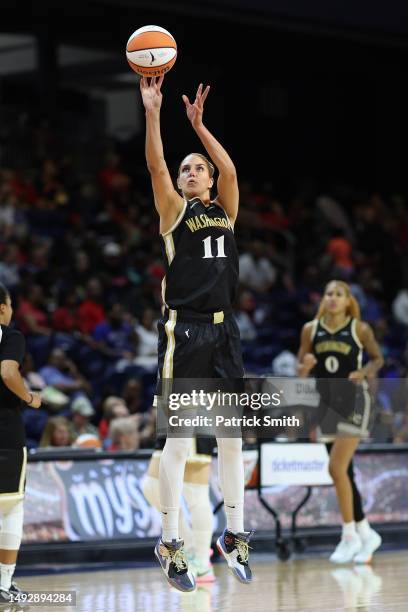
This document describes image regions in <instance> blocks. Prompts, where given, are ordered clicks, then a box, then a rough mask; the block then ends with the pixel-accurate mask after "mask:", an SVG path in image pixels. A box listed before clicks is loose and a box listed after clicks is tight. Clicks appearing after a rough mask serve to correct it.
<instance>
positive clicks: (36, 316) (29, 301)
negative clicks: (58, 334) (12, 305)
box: [16, 285, 52, 336]
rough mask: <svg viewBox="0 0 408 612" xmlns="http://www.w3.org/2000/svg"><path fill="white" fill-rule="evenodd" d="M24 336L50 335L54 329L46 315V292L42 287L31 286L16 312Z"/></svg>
mask: <svg viewBox="0 0 408 612" xmlns="http://www.w3.org/2000/svg"><path fill="white" fill-rule="evenodd" d="M16 319H17V321H18V326H19V328H20V330H21V331H22V332H23V334H42V335H46V336H47V335H50V334H51V333H52V329H51V327H50V325H49V320H48V315H47V313H46V307H45V298H44V292H43V290H42V287H41V286H40V285H31V286H29V287H28V288H27V289H26V291H25V292H24V296H23V298H22V299H21V300H20V304H19V306H18V309H17V312H16Z"/></svg>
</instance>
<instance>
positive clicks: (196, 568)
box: [191, 559, 215, 584]
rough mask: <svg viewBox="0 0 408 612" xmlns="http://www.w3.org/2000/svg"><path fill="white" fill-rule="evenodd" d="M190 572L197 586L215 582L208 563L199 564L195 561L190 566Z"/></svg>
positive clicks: (211, 568)
mask: <svg viewBox="0 0 408 612" xmlns="http://www.w3.org/2000/svg"><path fill="white" fill-rule="evenodd" d="M191 571H192V573H193V575H194V577H195V580H196V583H197V584H206V583H209V582H215V574H214V568H213V566H212V564H211V563H210V562H209V561H207V563H200V561H199V560H198V559H195V560H194V562H193V564H192V566H191Z"/></svg>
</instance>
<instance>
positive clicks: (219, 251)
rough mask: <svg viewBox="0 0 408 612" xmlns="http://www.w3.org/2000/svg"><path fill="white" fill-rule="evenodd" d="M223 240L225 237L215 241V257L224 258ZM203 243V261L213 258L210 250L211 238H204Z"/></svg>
mask: <svg viewBox="0 0 408 612" xmlns="http://www.w3.org/2000/svg"><path fill="white" fill-rule="evenodd" d="M224 238H225V236H220V237H219V238H217V239H216V241H215V242H216V243H217V255H216V256H215V257H226V254H225V252H224ZM203 242H204V255H203V259H210V257H214V255H213V254H212V250H211V236H207V238H204V240H203Z"/></svg>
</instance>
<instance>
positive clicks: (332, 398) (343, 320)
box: [298, 281, 383, 563]
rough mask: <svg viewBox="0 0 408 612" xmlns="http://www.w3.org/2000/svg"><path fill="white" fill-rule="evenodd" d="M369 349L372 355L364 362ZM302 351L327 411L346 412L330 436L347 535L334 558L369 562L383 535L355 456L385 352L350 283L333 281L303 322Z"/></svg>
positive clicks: (304, 371)
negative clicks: (370, 513) (373, 523)
mask: <svg viewBox="0 0 408 612" xmlns="http://www.w3.org/2000/svg"><path fill="white" fill-rule="evenodd" d="M364 350H365V351H366V352H367V354H368V356H369V358H370V360H369V361H368V362H367V363H366V365H365V366H364V367H363V365H362V358H363V351H364ZM298 357H299V375H300V376H308V375H309V374H311V375H312V376H314V377H315V378H316V384H317V389H318V391H319V393H320V408H321V416H323V414H322V413H323V412H324V411H325V410H326V409H327V408H330V409H332V410H333V411H334V412H335V413H336V414H337V415H338V416H339V417H340V421H339V422H337V429H336V433H337V435H335V436H331V437H330V436H329V437H327V436H326V441H327V440H328V439H330V440H331V441H330V442H329V443H328V444H327V447H328V450H329V453H330V462H329V471H330V475H331V477H332V478H333V481H334V485H335V488H336V494H337V500H338V503H339V506H340V512H341V515H342V519H343V530H342V537H341V540H340V543H339V544H338V546H337V547H336V549H335V551H334V552H333V554H332V555H331V557H330V560H331V561H332V562H333V563H349V562H351V561H354V562H355V563H368V562H369V561H370V560H371V557H372V555H373V553H374V551H375V550H377V548H379V546H380V545H381V537H380V535H379V534H378V533H376V532H375V531H374V530H373V529H372V528H371V527H370V525H369V523H368V521H367V519H366V518H365V516H364V512H363V509H362V501H361V495H360V492H359V490H358V488H357V486H356V483H355V480H354V471H353V462H352V459H353V455H354V452H355V450H356V448H357V446H358V443H359V441H360V438H361V437H364V436H367V435H368V423H369V418H370V408H371V401H370V396H369V393H368V385H367V379H372V378H374V377H375V376H376V374H377V372H378V370H379V369H380V368H381V366H382V365H383V358H382V355H381V351H380V348H379V346H378V344H377V342H376V340H375V338H374V334H373V331H372V329H371V327H370V326H369V325H368V324H367V323H364V322H363V321H361V320H360V308H359V306H358V303H357V301H356V300H355V298H354V297H353V296H352V295H351V292H350V288H349V286H348V285H347V284H346V283H344V282H342V281H331V282H330V283H329V284H328V285H327V286H326V289H325V293H324V296H323V299H322V302H321V304H320V307H319V310H318V313H317V316H316V319H315V320H313V321H310V322H309V323H306V325H305V326H304V327H303V330H302V336H301V345H300V349H299V354H298ZM323 423H324V420H323V422H322V430H323V429H324V425H323ZM329 429H331V431H330V433H333V428H332V427H331V428H329ZM323 439H324V438H323Z"/></svg>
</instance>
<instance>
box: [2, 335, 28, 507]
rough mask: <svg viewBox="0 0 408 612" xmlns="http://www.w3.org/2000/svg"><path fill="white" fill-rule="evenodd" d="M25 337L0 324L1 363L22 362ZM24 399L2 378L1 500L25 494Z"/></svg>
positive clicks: (16, 497)
mask: <svg viewBox="0 0 408 612" xmlns="http://www.w3.org/2000/svg"><path fill="white" fill-rule="evenodd" d="M24 353H25V340H24V336H23V335H22V333H21V332H19V331H18V330H16V329H12V328H11V327H8V326H7V325H0V363H1V362H2V361H5V360H12V361H16V362H17V363H19V364H20V366H21V364H22V362H23V359H24ZM21 405H22V402H21V400H20V399H19V398H18V397H17V395H15V394H14V393H12V391H10V390H9V389H8V388H7V387H6V385H5V384H4V382H3V380H2V379H1V377H0V495H1V498H2V500H6V499H7V500H8V498H10V500H12V499H18V498H21V497H23V495H24V485H25V471H26V462H27V452H26V448H25V444H26V437H25V429H24V423H23V419H22V415H21Z"/></svg>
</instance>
